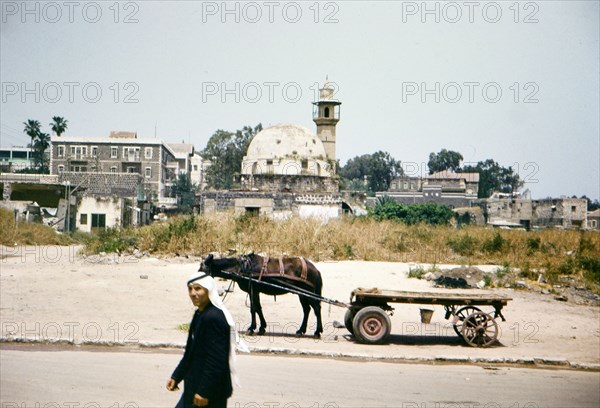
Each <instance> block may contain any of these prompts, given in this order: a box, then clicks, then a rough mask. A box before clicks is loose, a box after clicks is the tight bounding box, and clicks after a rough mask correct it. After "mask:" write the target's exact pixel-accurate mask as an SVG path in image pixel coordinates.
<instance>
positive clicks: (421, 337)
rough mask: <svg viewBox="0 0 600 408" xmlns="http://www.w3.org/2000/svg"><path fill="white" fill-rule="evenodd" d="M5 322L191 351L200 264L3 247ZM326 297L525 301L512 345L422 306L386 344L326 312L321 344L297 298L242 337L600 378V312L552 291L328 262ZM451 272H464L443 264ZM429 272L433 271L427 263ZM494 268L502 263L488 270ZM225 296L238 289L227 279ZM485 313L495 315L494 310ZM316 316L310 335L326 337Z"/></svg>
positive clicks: (4, 327) (30, 331) (351, 353)
mask: <svg viewBox="0 0 600 408" xmlns="http://www.w3.org/2000/svg"><path fill="white" fill-rule="evenodd" d="M0 251H1V252H0V255H1V256H0V258H1V259H0V294H1V296H0V321H1V337H2V341H15V340H17V341H18V340H23V339H28V340H32V341H41V342H53V341H59V340H68V341H71V342H74V343H76V344H80V343H88V342H89V343H98V342H106V343H107V344H112V343H117V344H128V345H131V346H149V345H163V346H173V345H183V344H184V342H185V339H186V332H185V331H183V330H181V327H180V326H181V325H182V324H184V323H187V322H188V321H189V320H190V319H191V317H192V314H193V306H192V305H191V303H190V301H189V299H188V297H187V290H186V286H185V283H186V280H187V278H188V276H189V275H190V274H192V273H193V272H195V271H196V270H197V269H198V260H196V259H186V258H170V259H158V258H154V257H148V256H142V257H140V258H138V257H136V256H132V255H128V256H117V255H112V254H108V255H105V256H95V257H87V258H84V257H82V256H80V255H78V248H77V247H57V246H30V247H14V248H8V247H2V248H0ZM316 266H317V268H318V269H319V270H320V271H321V273H322V276H323V282H324V287H323V295H324V296H325V297H327V298H331V299H337V300H341V301H348V300H349V296H350V292H351V291H352V290H353V289H355V288H357V287H365V288H371V287H378V288H381V289H395V290H409V291H424V292H425V291H429V292H431V291H436V292H446V291H449V292H466V293H486V292H487V293H496V294H502V295H505V296H508V297H511V298H512V299H513V300H512V301H510V302H509V303H508V306H507V307H505V308H504V310H503V313H504V316H505V317H506V319H507V320H506V322H499V325H500V330H501V333H500V343H499V344H498V345H496V346H494V347H491V348H486V349H479V348H472V347H468V346H467V345H465V344H464V342H463V341H462V340H461V339H459V338H458V337H457V336H456V335H455V334H454V331H453V329H452V326H451V324H450V323H449V322H448V321H447V320H445V319H444V309H443V307H442V306H433V309H434V314H433V318H432V320H431V323H430V324H422V323H421V322H420V315H419V309H420V307H425V306H420V305H416V304H413V305H402V304H396V305H395V311H394V314H393V316H392V318H391V320H392V336H391V337H390V341H389V342H388V343H387V344H384V345H364V344H359V343H356V342H355V341H354V338H353V337H352V336H350V335H349V333H348V331H347V330H346V329H345V328H338V327H337V326H339V322H342V323H343V320H344V313H345V309H343V308H339V307H335V306H329V305H327V304H323V311H322V316H323V324H324V328H325V331H324V333H323V336H322V337H321V339H318V340H316V339H313V338H311V337H310V336H305V337H303V338H298V337H296V336H295V335H294V333H295V331H296V329H297V327H298V325H299V323H300V320H301V317H302V310H301V307H300V303H299V301H298V297H297V296H296V295H285V296H278V297H277V298H273V297H267V296H263V297H262V304H263V309H264V311H265V317H266V319H267V321H268V328H267V334H266V335H264V336H245V335H243V336H242V337H243V338H244V340H245V341H246V343H247V344H248V346H249V347H250V349H251V350H252V351H255V352H256V351H262V352H279V353H292V354H301V355H311V354H315V355H330V356H339V357H344V356H346V357H361V358H387V359H402V360H416V361H418V360H433V361H438V360H439V361H443V360H448V361H455V362H456V361H476V362H477V361H479V362H508V363H526V364H532V363H540V364H557V365H561V366H567V365H570V366H572V367H583V368H594V369H600V309H599V308H598V307H597V306H590V305H580V304H576V303H574V302H561V301H557V300H556V299H555V298H554V296H553V295H551V294H546V295H545V294H541V293H534V292H529V291H521V290H514V289H494V290H493V291H491V292H488V291H485V290H480V289H460V290H456V289H455V290H451V289H443V288H432V284H433V283H432V282H428V281H425V280H417V279H408V278H407V273H408V270H409V268H411V267H412V268H414V267H415V265H410V264H405V263H391V262H362V261H344V262H319V263H316ZM438 266H439V267H440V268H442V269H444V268H451V267H453V266H452V265H438ZM424 267H425V268H426V267H427V265H425V266H424ZM479 268H481V269H482V270H484V271H493V270H495V269H496V267H495V266H491V265H484V266H479ZM219 284H220V285H221V287H222V288H223V289H225V288H227V287H228V286H229V283H228V282H226V281H219ZM225 302H226V305H227V307H228V308H229V310H230V311H231V312H232V314H233V316H234V318H235V319H236V320H237V322H238V325H239V329H240V332H243V331H244V329H245V328H246V327H247V325H248V323H249V321H250V312H249V308H248V299H247V297H246V294H245V293H243V292H242V291H241V290H240V289H239V288H238V287H235V288H234V290H233V292H232V293H230V294H228V296H227V298H226V300H225ZM484 311H488V312H489V311H491V309H488V310H486V309H485V308H484ZM314 323H315V319H314V315H312V314H311V318H310V320H309V333H310V334H312V332H313V331H314Z"/></svg>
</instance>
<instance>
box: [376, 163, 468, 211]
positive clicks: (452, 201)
mask: <svg viewBox="0 0 600 408" xmlns="http://www.w3.org/2000/svg"><path fill="white" fill-rule="evenodd" d="M478 188H479V173H454V172H451V171H448V170H446V171H440V172H437V173H433V174H431V175H428V176H426V177H399V178H396V179H394V180H392V182H391V183H390V188H389V189H388V191H385V192H378V193H376V197H382V196H388V197H391V198H393V199H395V200H396V201H398V202H400V203H402V204H424V203H430V202H433V203H437V204H444V205H447V206H449V207H450V208H460V207H471V206H473V204H474V203H475V202H476V201H477V190H478Z"/></svg>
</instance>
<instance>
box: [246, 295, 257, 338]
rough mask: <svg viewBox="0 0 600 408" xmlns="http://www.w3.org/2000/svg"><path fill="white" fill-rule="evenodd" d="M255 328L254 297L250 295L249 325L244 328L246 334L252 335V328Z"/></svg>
mask: <svg viewBox="0 0 600 408" xmlns="http://www.w3.org/2000/svg"><path fill="white" fill-rule="evenodd" d="M255 329H256V310H255V309H254V299H253V297H250V326H248V329H247V330H246V334H247V335H248V336H252V335H253V334H254V330H255Z"/></svg>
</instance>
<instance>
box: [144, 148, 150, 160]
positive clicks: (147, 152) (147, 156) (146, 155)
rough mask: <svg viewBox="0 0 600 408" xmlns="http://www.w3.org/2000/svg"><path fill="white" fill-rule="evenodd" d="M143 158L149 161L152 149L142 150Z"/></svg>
mask: <svg viewBox="0 0 600 408" xmlns="http://www.w3.org/2000/svg"><path fill="white" fill-rule="evenodd" d="M144 157H145V158H146V159H151V158H152V148H151V147H146V148H145V149H144Z"/></svg>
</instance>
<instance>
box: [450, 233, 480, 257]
mask: <svg viewBox="0 0 600 408" xmlns="http://www.w3.org/2000/svg"><path fill="white" fill-rule="evenodd" d="M448 246H449V247H450V249H452V250H453V251H454V252H456V253H457V254H459V255H463V256H472V255H473V254H474V253H475V248H476V246H477V240H476V239H475V238H473V237H472V236H470V235H469V234H465V235H463V236H461V237H456V238H454V237H453V238H450V239H448Z"/></svg>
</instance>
